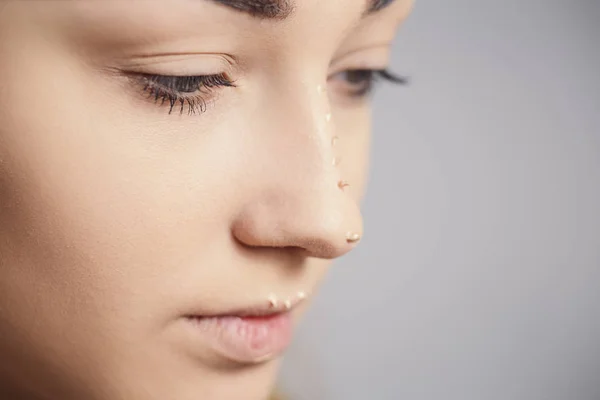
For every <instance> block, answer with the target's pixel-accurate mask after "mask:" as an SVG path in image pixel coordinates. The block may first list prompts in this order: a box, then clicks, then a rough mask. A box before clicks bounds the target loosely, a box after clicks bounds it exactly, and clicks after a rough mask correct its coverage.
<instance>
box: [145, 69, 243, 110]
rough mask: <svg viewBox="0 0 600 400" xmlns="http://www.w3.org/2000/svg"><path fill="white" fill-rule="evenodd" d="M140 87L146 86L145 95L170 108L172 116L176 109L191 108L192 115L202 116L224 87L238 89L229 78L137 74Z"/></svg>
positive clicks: (225, 76)
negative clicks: (219, 90) (209, 102)
mask: <svg viewBox="0 0 600 400" xmlns="http://www.w3.org/2000/svg"><path fill="white" fill-rule="evenodd" d="M133 77H134V78H135V79H136V81H137V84H138V85H140V86H142V87H143V89H142V90H143V92H144V93H145V94H146V95H147V98H148V99H152V98H153V99H154V103H156V104H158V105H160V106H165V107H167V106H168V107H169V114H171V113H172V112H173V110H177V109H178V110H179V113H180V114H183V110H184V109H186V108H187V112H188V114H200V113H202V112H204V111H206V106H207V101H209V100H211V99H212V98H213V97H214V95H215V94H216V91H217V90H218V89H219V88H223V87H234V86H235V84H234V83H233V81H232V80H231V79H229V77H227V75H225V74H217V75H198V76H170V75H151V74H135V75H134V76H133Z"/></svg>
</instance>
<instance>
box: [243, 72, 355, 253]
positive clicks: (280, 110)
mask: <svg viewBox="0 0 600 400" xmlns="http://www.w3.org/2000/svg"><path fill="white" fill-rule="evenodd" d="M296 82H297V83H296V84H295V85H288V86H287V87H286V88H285V91H282V92H279V93H278V94H271V95H270V96H269V95H267V97H268V99H267V100H266V101H268V106H267V107H265V109H266V110H269V112H268V113H266V116H267V117H266V118H265V119H264V125H263V126H262V127H261V129H260V130H261V131H262V132H258V133H256V132H254V133H252V134H253V135H254V134H258V135H259V136H261V140H260V142H261V143H263V144H266V146H267V147H268V149H264V148H263V150H266V151H265V152H264V157H261V158H260V163H261V170H262V172H263V174H262V176H263V178H262V179H261V180H260V182H261V183H260V185H259V186H257V187H255V189H254V190H253V191H252V193H251V194H250V197H249V198H248V201H247V202H246V203H245V204H244V207H243V210H242V212H241V213H240V215H239V216H238V217H237V219H236V221H235V223H234V226H233V231H234V235H235V236H236V237H237V239H238V240H240V241H241V242H243V243H245V244H247V245H249V246H252V247H257V246H265V247H297V248H303V249H304V250H306V251H307V252H308V254H309V255H311V256H314V257H319V258H335V257H339V256H341V255H343V254H345V253H346V252H347V251H349V250H350V249H351V248H352V247H353V246H354V245H355V244H356V242H357V241H358V239H359V238H360V237H361V236H362V218H361V216H360V210H359V208H358V205H357V204H356V202H355V201H354V200H353V199H352V198H351V196H350V194H349V193H348V192H346V191H344V189H345V187H344V185H342V184H340V183H341V182H343V178H342V177H341V176H340V173H339V170H338V168H337V167H336V166H335V165H334V163H333V162H332V161H333V159H334V157H335V141H334V137H335V126H334V123H333V119H332V116H331V113H330V107H329V101H328V96H327V93H326V91H325V86H324V83H321V82H318V81H314V83H312V84H307V83H306V81H304V82H298V81H296ZM271 96H272V97H271Z"/></svg>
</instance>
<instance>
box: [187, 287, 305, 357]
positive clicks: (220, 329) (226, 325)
mask: <svg viewBox="0 0 600 400" xmlns="http://www.w3.org/2000/svg"><path fill="white" fill-rule="evenodd" d="M304 298H305V296H304V294H302V292H300V293H299V295H297V296H295V297H293V298H288V299H286V300H284V301H278V300H277V299H276V298H275V297H273V296H272V297H269V298H268V299H267V301H265V302H262V303H259V304H255V305H252V306H247V307H240V308H232V309H229V310H225V311H223V312H217V313H212V314H202V315H196V314H189V315H186V316H185V319H186V320H187V321H188V322H189V325H190V326H191V327H192V329H193V330H194V336H196V337H198V338H199V339H200V340H201V341H202V342H203V343H204V344H205V345H208V347H209V348H211V349H212V350H213V351H214V352H215V353H217V354H218V355H220V356H222V357H224V358H226V359H228V360H229V361H233V362H236V363H239V364H252V363H262V362H266V361H269V360H271V359H273V358H276V357H278V356H279V355H280V354H281V353H283V352H284V351H285V349H287V347H289V345H290V343H291V341H292V332H293V325H294V319H293V314H294V310H295V309H296V308H297V307H298V306H299V305H300V304H301V303H302V302H303V300H304Z"/></svg>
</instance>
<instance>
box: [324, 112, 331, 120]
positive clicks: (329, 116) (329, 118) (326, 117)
mask: <svg viewBox="0 0 600 400" xmlns="http://www.w3.org/2000/svg"><path fill="white" fill-rule="evenodd" d="M325 121H327V122H330V121H331V113H327V114H325Z"/></svg>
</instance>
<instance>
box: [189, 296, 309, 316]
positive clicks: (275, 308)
mask: <svg viewBox="0 0 600 400" xmlns="http://www.w3.org/2000/svg"><path fill="white" fill-rule="evenodd" d="M303 300H304V299H303V298H298V297H294V298H289V300H279V301H276V302H275V304H273V303H270V302H269V300H266V301H264V302H262V303H259V304H255V305H251V306H246V307H244V306H242V307H237V308H231V309H228V310H224V311H219V312H214V313H212V312H211V313H204V312H200V313H192V314H189V315H188V317H195V318H199V317H202V318H209V317H268V316H272V315H277V314H282V313H285V312H289V311H291V310H293V309H294V308H296V307H297V306H298V305H299V304H300V303H302V301H303Z"/></svg>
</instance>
